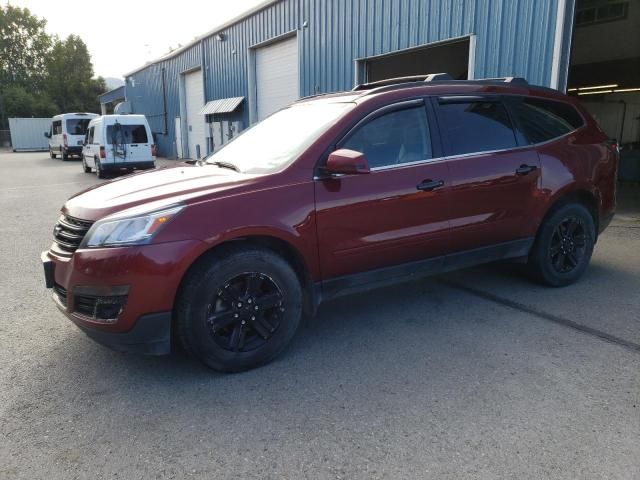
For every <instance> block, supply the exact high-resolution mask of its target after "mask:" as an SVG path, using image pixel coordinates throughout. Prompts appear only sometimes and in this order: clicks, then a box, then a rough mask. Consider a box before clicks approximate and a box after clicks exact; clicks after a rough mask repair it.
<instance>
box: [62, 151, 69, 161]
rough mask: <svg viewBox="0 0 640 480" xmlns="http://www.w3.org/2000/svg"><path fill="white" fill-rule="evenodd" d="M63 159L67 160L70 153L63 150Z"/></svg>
mask: <svg viewBox="0 0 640 480" xmlns="http://www.w3.org/2000/svg"><path fill="white" fill-rule="evenodd" d="M62 160H65V161H66V160H69V155H68V154H66V153H64V152H63V153H62Z"/></svg>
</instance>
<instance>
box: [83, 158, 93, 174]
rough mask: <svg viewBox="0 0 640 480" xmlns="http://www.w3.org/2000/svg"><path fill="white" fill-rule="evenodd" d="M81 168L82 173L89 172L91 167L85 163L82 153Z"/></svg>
mask: <svg viewBox="0 0 640 480" xmlns="http://www.w3.org/2000/svg"><path fill="white" fill-rule="evenodd" d="M82 169H83V170H84V173H91V167H90V166H89V165H87V158H86V157H85V156H84V155H82Z"/></svg>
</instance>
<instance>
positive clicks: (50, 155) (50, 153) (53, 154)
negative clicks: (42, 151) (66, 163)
mask: <svg viewBox="0 0 640 480" xmlns="http://www.w3.org/2000/svg"><path fill="white" fill-rule="evenodd" d="M49 157H51V158H56V154H55V153H53V150H51V149H49Z"/></svg>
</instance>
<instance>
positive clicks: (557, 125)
mask: <svg viewBox="0 0 640 480" xmlns="http://www.w3.org/2000/svg"><path fill="white" fill-rule="evenodd" d="M511 110H512V113H513V116H514V118H515V121H516V123H517V124H518V128H519V129H520V130H521V131H522V134H523V135H524V137H525V138H526V139H527V141H528V142H529V144H534V143H541V142H546V141H549V140H553V139H554V138H558V137H561V136H563V135H566V134H567V133H569V132H572V131H573V130H576V129H577V128H580V127H581V126H582V125H583V124H584V121H583V120H582V117H581V116H580V114H579V113H578V112H577V111H576V109H575V108H573V107H572V106H571V105H569V104H567V103H562V102H555V101H553V100H544V99H541V98H520V99H518V100H517V101H514V102H513V103H512V105H511Z"/></svg>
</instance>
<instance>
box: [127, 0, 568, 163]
mask: <svg viewBox="0 0 640 480" xmlns="http://www.w3.org/2000/svg"><path fill="white" fill-rule="evenodd" d="M557 2H558V0H282V1H280V2H277V3H274V4H272V5H269V6H267V7H266V8H264V9H263V10H261V11H259V12H257V13H255V14H253V15H251V16H249V17H247V18H244V19H243V20H241V21H240V22H238V23H236V24H234V25H232V26H230V27H228V28H227V29H225V30H224V34H225V39H224V40H223V41H220V40H218V39H217V38H216V36H215V35H214V36H211V37H208V38H205V39H203V40H202V41H200V42H198V43H197V44H196V45H194V46H192V47H191V48H189V49H187V50H185V51H183V52H180V53H179V54H177V55H176V56H174V57H172V58H169V59H166V60H162V61H160V62H157V63H155V64H153V65H150V66H148V67H146V68H144V69H142V70H141V71H138V72H136V73H134V74H132V75H131V76H130V77H128V78H127V100H128V101H130V102H131V104H132V108H133V111H134V112H135V113H144V114H145V115H147V117H148V118H149V121H150V123H151V128H152V130H153V131H154V132H157V133H158V135H156V138H157V143H158V146H159V150H160V153H161V154H162V155H165V156H169V157H174V156H175V132H174V123H175V120H174V119H175V117H177V116H179V115H180V98H181V93H180V86H181V80H180V77H181V73H184V72H185V71H187V70H190V69H193V68H199V67H201V66H202V68H203V71H204V82H205V96H206V100H207V101H209V100H215V99H219V98H226V97H236V96H244V97H249V92H248V88H249V74H248V70H249V64H250V55H249V49H250V48H251V47H253V46H256V45H258V44H260V43H263V42H267V41H269V40H271V39H273V38H275V37H278V36H280V35H284V34H288V33H291V32H296V31H297V33H298V39H299V44H300V89H301V92H300V93H301V95H302V96H306V95H311V94H314V93H320V92H330V91H338V90H347V89H350V88H352V87H353V85H354V83H355V75H356V73H355V71H356V68H355V61H356V60H357V59H361V58H365V57H371V56H374V55H380V54H385V53H389V52H393V51H396V50H401V49H405V48H411V47H416V46H420V45H424V44H427V43H432V42H437V41H441V40H446V39H449V38H456V37H461V36H464V35H469V34H475V35H476V37H475V38H476V53H475V70H474V75H475V77H476V78H482V77H498V76H506V75H516V76H523V77H526V78H527V79H528V80H529V81H530V82H531V83H534V84H539V85H549V83H550V78H551V63H552V57H553V44H554V35H555V17H556V12H557ZM194 33H197V32H194ZM567 57H568V55H567ZM566 61H567V62H568V58H567V59H566ZM163 69H164V72H165V73H164V75H165V84H166V87H165V90H166V104H167V115H166V117H167V121H166V134H165V115H164V102H163V88H162V76H163V73H162V71H163ZM248 111H249V108H248V107H247V105H245V107H244V111H243V114H244V123H245V125H246V124H248V121H249V114H248Z"/></svg>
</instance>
